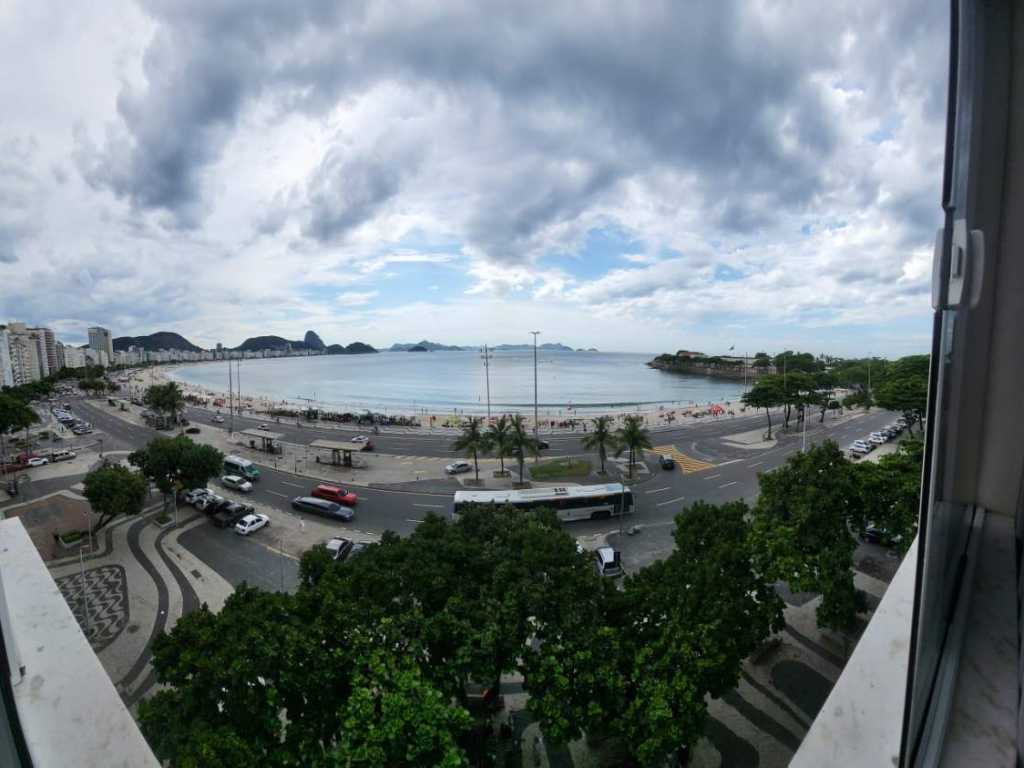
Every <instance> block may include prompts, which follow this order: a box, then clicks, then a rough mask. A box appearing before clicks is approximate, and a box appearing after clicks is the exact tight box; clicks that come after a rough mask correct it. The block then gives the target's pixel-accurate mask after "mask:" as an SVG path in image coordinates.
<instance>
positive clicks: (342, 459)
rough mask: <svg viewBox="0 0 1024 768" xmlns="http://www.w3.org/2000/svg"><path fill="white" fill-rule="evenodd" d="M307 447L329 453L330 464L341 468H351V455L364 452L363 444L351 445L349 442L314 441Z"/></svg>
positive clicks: (364, 445)
mask: <svg viewBox="0 0 1024 768" xmlns="http://www.w3.org/2000/svg"><path fill="white" fill-rule="evenodd" d="M309 447H310V448H318V449H321V450H325V451H330V452H331V464H334V465H335V466H342V467H351V466H352V454H353V453H357V452H359V451H364V450H366V444H365V443H353V442H352V441H351V440H314V441H313V442H311V443H310V444H309ZM317 461H320V459H319V458H318V459H317Z"/></svg>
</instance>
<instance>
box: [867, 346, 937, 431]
mask: <svg viewBox="0 0 1024 768" xmlns="http://www.w3.org/2000/svg"><path fill="white" fill-rule="evenodd" d="M928 364H929V356H928V355H912V356H910V357H902V358H900V359H899V360H897V361H896V362H895V363H893V364H892V365H891V366H890V368H889V371H888V373H887V374H886V377H885V379H884V380H883V381H882V383H881V384H880V385H879V386H878V387H876V388H875V389H874V395H875V400H876V401H877V402H878V405H879V406H881V407H882V408H885V409H886V410H889V411H898V412H900V413H902V414H903V417H904V418H905V419H906V420H907V429H908V431H910V430H911V429H912V428H913V425H914V424H916V423H917V422H919V421H921V420H922V419H923V418H924V414H925V409H926V408H927V405H928Z"/></svg>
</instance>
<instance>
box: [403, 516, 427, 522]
mask: <svg viewBox="0 0 1024 768" xmlns="http://www.w3.org/2000/svg"><path fill="white" fill-rule="evenodd" d="M405 522H407V523H422V522H423V521H422V520H413V519H411V518H408V517H407V518H405Z"/></svg>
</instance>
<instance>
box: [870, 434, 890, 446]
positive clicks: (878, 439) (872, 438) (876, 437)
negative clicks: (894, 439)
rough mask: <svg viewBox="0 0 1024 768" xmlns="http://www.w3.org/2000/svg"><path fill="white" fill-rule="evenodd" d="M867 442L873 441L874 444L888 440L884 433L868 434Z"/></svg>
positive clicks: (883, 443) (880, 443)
mask: <svg viewBox="0 0 1024 768" xmlns="http://www.w3.org/2000/svg"><path fill="white" fill-rule="evenodd" d="M868 442H869V443H874V444H875V445H885V444H886V443H887V442H888V440H887V439H886V437H885V435H870V436H869V437H868Z"/></svg>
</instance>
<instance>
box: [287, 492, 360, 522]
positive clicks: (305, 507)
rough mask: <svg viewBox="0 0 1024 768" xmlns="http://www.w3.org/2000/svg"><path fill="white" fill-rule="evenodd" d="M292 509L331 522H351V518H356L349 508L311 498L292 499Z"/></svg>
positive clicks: (325, 500)
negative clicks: (326, 518)
mask: <svg viewBox="0 0 1024 768" xmlns="http://www.w3.org/2000/svg"><path fill="white" fill-rule="evenodd" d="M292 509H297V510H299V511H300V512H310V513H312V514H314V515H320V516H321V517H329V518H330V519H332V520H340V521H341V522H343V523H349V522H351V521H352V518H353V517H355V516H356V513H355V512H353V511H352V508H351V507H343V506H341V504H337V503H335V502H333V501H327V499H317V498H315V497H313V496H296V497H295V498H294V499H292Z"/></svg>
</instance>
